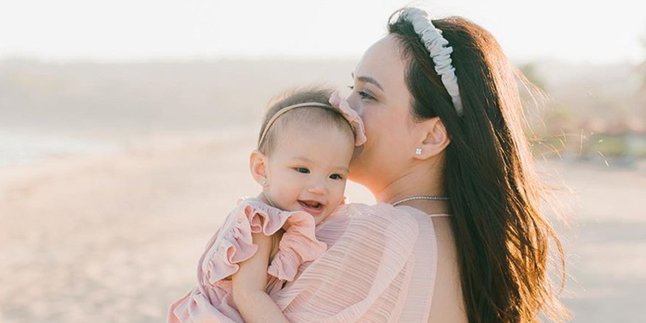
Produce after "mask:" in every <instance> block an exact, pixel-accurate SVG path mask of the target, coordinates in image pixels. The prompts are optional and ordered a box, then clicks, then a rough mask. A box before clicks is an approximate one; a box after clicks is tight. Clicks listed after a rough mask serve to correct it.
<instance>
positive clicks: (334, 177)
mask: <svg viewBox="0 0 646 323" xmlns="http://www.w3.org/2000/svg"><path fill="white" fill-rule="evenodd" d="M330 178H331V179H335V180H343V176H341V175H339V174H332V175H330Z"/></svg>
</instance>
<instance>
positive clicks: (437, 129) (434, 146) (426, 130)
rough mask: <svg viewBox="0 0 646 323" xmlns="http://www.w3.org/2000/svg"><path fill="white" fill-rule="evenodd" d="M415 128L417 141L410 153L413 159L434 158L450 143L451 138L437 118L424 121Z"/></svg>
mask: <svg viewBox="0 0 646 323" xmlns="http://www.w3.org/2000/svg"><path fill="white" fill-rule="evenodd" d="M417 126H418V130H419V137H418V138H419V140H418V142H417V146H416V147H415V149H414V151H412V153H413V156H414V158H415V159H419V160H424V159H427V158H430V157H433V156H436V155H438V154H439V153H441V152H442V151H444V149H446V146H448V145H449V143H451V138H449V134H448V132H447V131H446V128H445V127H444V123H443V122H442V120H440V118H439V117H435V118H431V119H428V120H424V121H422V122H420V123H418V124H417Z"/></svg>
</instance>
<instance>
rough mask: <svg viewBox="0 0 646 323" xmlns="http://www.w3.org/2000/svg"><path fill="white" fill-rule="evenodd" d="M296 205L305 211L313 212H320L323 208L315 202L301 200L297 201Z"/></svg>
mask: <svg viewBox="0 0 646 323" xmlns="http://www.w3.org/2000/svg"><path fill="white" fill-rule="evenodd" d="M298 203H299V204H300V205H301V206H302V207H304V208H306V209H313V210H317V211H320V210H321V209H322V208H323V204H321V203H319V202H316V201H301V200H299V201H298Z"/></svg>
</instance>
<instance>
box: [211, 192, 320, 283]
mask: <svg viewBox="0 0 646 323" xmlns="http://www.w3.org/2000/svg"><path fill="white" fill-rule="evenodd" d="M234 212H235V213H232V214H231V215H230V218H229V219H228V220H227V221H230V220H231V221H235V223H233V224H230V223H227V224H228V225H227V226H226V228H224V229H227V230H226V231H224V232H220V234H222V236H221V237H218V240H219V241H216V243H215V244H214V245H213V248H211V250H209V255H208V256H207V257H206V258H205V260H206V261H205V262H204V263H203V264H202V266H203V267H202V272H203V273H204V274H205V276H206V277H205V278H207V280H208V282H209V283H211V284H215V283H216V282H218V281H220V280H222V279H225V278H227V277H229V276H231V275H232V274H234V273H236V272H237V271H238V269H239V268H240V266H239V265H238V264H239V263H241V262H243V261H245V260H247V259H249V258H251V257H252V256H253V255H254V254H255V253H256V251H257V250H258V247H257V246H256V245H254V244H253V241H252V233H263V234H264V235H267V236H271V235H273V234H275V233H276V232H277V231H278V230H280V229H281V228H284V229H285V233H283V236H282V239H281V240H280V243H279V245H278V251H277V253H276V255H275V256H274V259H273V260H272V262H271V263H270V265H269V268H268V270H267V272H268V273H269V274H270V275H272V276H274V277H276V278H278V279H280V280H286V281H292V280H293V279H294V277H295V276H296V273H297V272H298V267H299V266H300V265H301V264H302V263H304V262H307V261H312V260H314V259H316V258H317V257H318V256H319V255H321V254H322V253H323V252H325V250H327V245H326V244H325V243H323V242H321V241H318V240H317V239H316V236H315V223H314V218H313V217H312V216H311V215H310V214H308V213H306V212H304V211H295V212H289V211H281V210H279V209H276V208H274V207H271V206H268V205H266V204H264V203H262V202H260V201H255V200H243V201H241V202H240V204H239V205H238V207H237V208H236V210H235V211H234ZM231 218H233V219H231Z"/></svg>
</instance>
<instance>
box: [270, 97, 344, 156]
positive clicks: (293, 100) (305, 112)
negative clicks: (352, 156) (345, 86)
mask: <svg viewBox="0 0 646 323" xmlns="http://www.w3.org/2000/svg"><path fill="white" fill-rule="evenodd" d="M333 91H334V90H332V89H328V88H319V87H310V88H303V89H295V90H291V91H287V92H285V93H283V94H282V95H280V96H278V97H275V98H273V99H272V100H271V101H270V102H269V104H268V106H269V108H268V109H267V112H266V113H265V116H264V118H263V121H262V127H261V128H260V134H259V135H258V151H260V152H261V153H263V154H265V155H269V154H271V152H272V151H273V149H274V148H275V147H276V145H277V143H278V142H279V139H280V135H279V134H280V133H281V130H282V129H284V128H285V127H287V126H288V125H290V124H293V123H298V124H299V125H312V126H316V125H319V126H321V125H323V126H331V127H336V128H337V129H339V130H341V131H344V132H346V133H347V134H348V136H349V138H354V135H353V133H352V128H351V127H350V124H349V123H348V121H347V120H346V119H345V118H344V117H343V115H342V114H341V113H340V112H339V111H337V110H336V109H333V108H332V107H331V106H330V103H329V100H330V95H331V94H332V92H333ZM307 103H312V106H307V105H304V106H303V107H301V108H295V109H293V110H291V111H289V112H285V113H284V115H281V116H279V117H278V118H277V119H275V120H274V122H273V123H271V124H269V122H270V120H271V119H272V117H274V116H275V115H276V114H277V113H279V112H281V111H282V110H283V109H285V108H289V107H291V106H294V105H297V104H298V105H300V104H307ZM321 105H325V106H328V108H326V107H321ZM267 127H269V129H267V130H265V129H266V128H267ZM265 132H266V133H265ZM263 134H264V137H263ZM350 142H351V143H353V142H354V139H352V140H351V141H350Z"/></svg>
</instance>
